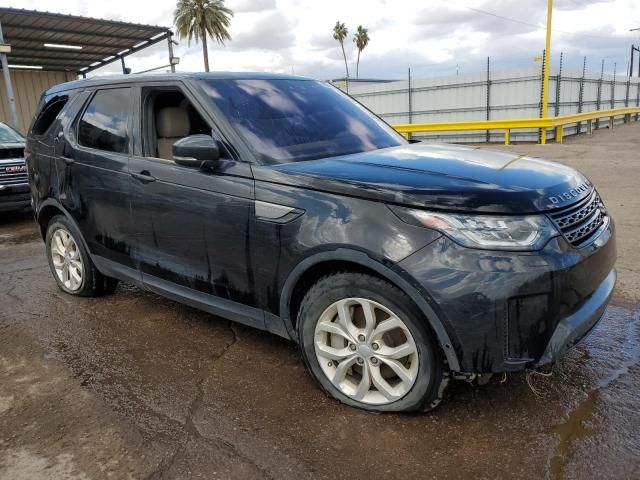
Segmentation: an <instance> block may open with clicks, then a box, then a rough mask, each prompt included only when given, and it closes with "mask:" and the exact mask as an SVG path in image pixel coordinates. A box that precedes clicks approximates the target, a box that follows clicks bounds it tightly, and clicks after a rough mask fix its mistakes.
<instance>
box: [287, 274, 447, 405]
mask: <svg viewBox="0 0 640 480" xmlns="http://www.w3.org/2000/svg"><path fill="white" fill-rule="evenodd" d="M297 325H298V336H299V342H300V345H301V350H302V353H303V357H304V359H305V363H306V364H307V366H308V368H309V370H310V372H311V374H312V375H313V377H314V378H315V379H316V381H317V382H318V383H319V384H320V386H321V387H322V388H323V389H324V390H326V391H327V392H328V393H329V394H331V395H332V396H333V397H334V398H336V399H338V400H340V401H341V402H343V403H345V404H347V405H351V406H354V407H358V408H362V409H365V410H371V411H387V412H400V411H426V410H430V409H432V408H434V407H435V406H436V405H438V404H439V403H440V401H441V400H442V397H443V394H444V391H445V388H446V386H447V384H448V380H449V374H448V372H446V371H445V369H444V362H443V356H442V354H441V352H440V350H439V348H438V346H437V343H436V342H435V340H434V336H433V334H432V332H431V330H430V329H429V327H428V326H427V325H426V320H425V319H424V317H423V315H422V314H421V312H420V311H419V310H418V308H417V307H416V306H415V305H414V304H413V302H412V301H411V300H410V299H409V298H408V297H407V295H405V294H404V293H403V292H402V291H401V290H399V289H398V288H397V287H395V286H394V285H391V284H389V283H387V282H385V281H384V280H382V279H379V278H377V277H373V276H369V275H365V274H360V273H337V274H333V275H329V276H327V277H324V278H322V279H320V280H319V281H318V282H317V283H316V284H315V285H314V286H313V287H312V288H311V289H310V290H309V291H308V292H307V294H306V295H305V298H304V299H303V301H302V305H301V307H300V312H299V316H298V324H297Z"/></svg>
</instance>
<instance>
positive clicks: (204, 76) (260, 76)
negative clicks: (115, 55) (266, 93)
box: [45, 72, 312, 95]
mask: <svg viewBox="0 0 640 480" xmlns="http://www.w3.org/2000/svg"><path fill="white" fill-rule="evenodd" d="M183 79H192V80H213V79H219V80H312V79H311V78H307V77H299V76H296V75H284V74H278V73H265V72H208V73H203V72H198V73H196V72H193V73H187V72H180V73H161V74H158V73H155V74H129V75H105V76H99V77H92V78H83V79H80V80H73V81H71V82H65V83H60V84H58V85H55V86H53V87H51V88H50V89H48V90H47V91H46V92H45V94H47V95H48V94H51V93H57V92H63V91H66V90H74V89H77V88H87V87H94V86H102V85H111V84H121V83H132V84H135V83H142V82H149V81H154V80H155V81H157V80H183Z"/></svg>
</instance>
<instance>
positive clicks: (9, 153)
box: [0, 148, 24, 159]
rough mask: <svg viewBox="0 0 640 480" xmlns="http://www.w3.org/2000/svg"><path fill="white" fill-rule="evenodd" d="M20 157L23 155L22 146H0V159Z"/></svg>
mask: <svg viewBox="0 0 640 480" xmlns="http://www.w3.org/2000/svg"><path fill="white" fill-rule="evenodd" d="M22 157H24V148H0V159H4V158H22Z"/></svg>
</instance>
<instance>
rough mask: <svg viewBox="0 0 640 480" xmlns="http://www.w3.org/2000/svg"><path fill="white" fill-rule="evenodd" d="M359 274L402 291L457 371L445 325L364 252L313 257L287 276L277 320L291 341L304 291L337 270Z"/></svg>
mask: <svg viewBox="0 0 640 480" xmlns="http://www.w3.org/2000/svg"><path fill="white" fill-rule="evenodd" d="M341 269H342V270H349V271H360V272H362V273H369V274H371V275H374V276H377V277H379V278H381V279H383V280H386V281H387V282H389V283H391V284H393V285H395V286H396V287H398V288H399V289H401V290H402V291H403V292H404V293H405V294H407V295H408V296H409V298H411V300H412V301H413V302H414V303H415V304H416V306H417V307H418V308H419V309H420V310H421V311H422V313H423V314H424V316H425V318H426V319H427V322H428V323H429V326H430V327H431V329H432V330H433V331H434V332H435V334H436V337H437V338H438V342H439V343H440V346H441V347H442V350H443V351H444V354H445V356H446V359H447V362H448V364H449V368H450V369H451V370H453V371H459V370H460V363H459V361H458V357H457V355H456V352H455V350H454V348H453V345H454V344H453V343H452V341H451V338H450V337H449V334H448V333H447V331H446V329H445V327H444V324H443V323H442V321H441V320H440V318H439V317H438V315H437V314H436V312H435V311H434V310H433V308H432V307H431V306H430V305H429V303H428V302H427V301H426V300H425V298H424V296H423V295H422V294H420V292H418V291H417V290H416V289H415V288H414V287H413V286H412V285H411V284H410V283H409V282H408V281H407V280H405V279H404V278H403V277H402V276H400V275H399V274H398V273H397V272H395V271H393V270H392V269H391V268H389V267H387V266H385V265H384V264H382V263H380V262H377V261H375V260H374V259H372V258H371V257H370V256H368V255H367V254H366V253H364V252H360V251H355V250H350V249H338V250H334V251H331V252H322V253H317V254H315V255H312V256H311V257H308V258H306V259H305V260H303V261H302V262H300V263H299V264H298V265H297V266H296V267H295V268H294V269H293V270H292V271H291V273H290V274H289V276H288V277H287V280H286V281H285V284H284V286H283V289H282V294H281V296H280V316H281V318H282V320H283V322H284V324H285V327H286V329H287V330H288V332H289V335H290V336H291V338H293V339H295V338H297V335H296V320H297V318H296V317H297V312H298V309H299V307H300V303H301V300H302V298H301V297H302V296H304V293H302V292H304V291H306V288H307V287H308V286H310V284H312V283H314V281H315V280H317V279H318V278H320V277H321V276H324V275H325V274H327V273H330V272H335V271H339V270H341Z"/></svg>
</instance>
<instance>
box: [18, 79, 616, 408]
mask: <svg viewBox="0 0 640 480" xmlns="http://www.w3.org/2000/svg"><path fill="white" fill-rule="evenodd" d="M25 154H26V155H27V156H28V170H29V179H30V184H31V196H32V199H33V204H34V207H35V213H36V218H37V221H38V223H39V225H40V229H41V231H42V236H43V238H44V239H45V241H46V254H47V257H48V259H49V264H50V266H51V271H52V273H53V276H54V278H55V280H56V282H57V283H58V285H59V287H60V288H61V289H62V290H64V291H65V292H67V293H70V294H73V295H85V296H90V295H100V294H105V293H110V292H112V291H113V290H114V288H115V287H116V283H117V281H118V280H123V281H126V282H130V283H133V284H136V285H139V286H140V287H141V288H144V289H148V290H151V291H153V292H157V293H159V294H160V295H164V296H166V297H169V298H171V299H174V300H177V301H180V302H183V303H186V304H188V305H192V306H194V307H196V308H200V309H202V310H205V311H208V312H211V313H214V314H217V315H221V316H223V317H226V318H229V319H232V320H235V321H237V322H241V323H244V324H247V325H251V326H253V327H256V328H260V329H265V330H268V331H270V332H273V333H275V334H277V335H281V336H283V337H286V338H289V339H291V340H293V341H295V342H297V343H298V344H299V346H300V350H301V352H302V357H303V359H304V362H305V363H306V365H307V367H308V369H309V371H310V372H311V374H312V375H313V377H314V378H315V379H316V380H317V382H318V383H319V385H320V386H321V387H322V388H323V389H324V390H326V391H327V392H329V393H330V394H331V395H332V396H334V397H335V398H337V399H338V400H340V401H342V402H344V403H346V404H349V405H352V406H356V407H360V408H364V409H368V410H375V411H416V410H428V409H430V408H432V407H434V406H435V405H437V404H438V403H439V402H440V400H441V399H442V396H443V393H444V391H445V388H446V386H447V384H448V383H449V380H450V379H451V378H466V379H469V380H472V379H474V378H478V377H483V376H490V375H491V374H493V373H496V372H512V371H517V370H522V369H524V368H529V367H536V366H539V365H543V364H547V363H550V362H553V361H554V360H556V359H557V358H558V357H559V356H560V355H561V354H562V353H563V352H565V351H566V350H567V349H568V348H569V347H571V346H572V345H574V344H575V343H576V342H577V341H579V340H580V339H581V338H583V337H584V336H585V335H586V334H587V333H588V332H589V331H590V330H591V329H592V328H593V327H594V325H595V324H596V323H597V322H598V320H599V319H600V317H601V316H602V315H603V312H604V310H605V308H606V305H607V303H608V301H609V298H610V296H611V293H612V290H613V287H614V283H615V279H616V274H615V270H614V262H615V257H616V247H615V238H614V226H613V221H612V220H611V217H610V216H609V215H608V213H607V211H606V209H605V207H604V205H603V203H602V201H601V199H600V197H599V196H598V193H597V192H596V191H595V189H594V188H593V186H592V185H591V183H590V182H589V181H588V180H587V179H586V178H585V177H584V176H583V175H581V174H580V173H579V172H577V171H576V170H573V169H571V168H568V167H565V166H562V165H558V164H555V163H550V162H547V161H544V160H539V159H536V158H531V157H523V156H519V155H513V154H510V153H503V152H491V151H486V150H480V149H477V148H466V147H462V146H452V145H427V144H422V143H415V144H410V143H409V142H407V141H405V140H404V138H403V137H402V136H400V135H398V134H397V133H396V132H395V131H394V130H393V129H391V128H390V127H389V126H388V125H386V124H385V123H384V122H382V121H381V120H380V119H378V118H377V117H376V116H375V115H373V114H372V113H371V112H369V111H368V110H366V109H365V108H364V107H362V106H361V105H360V104H358V103H357V102H355V101H353V100H352V99H351V98H349V97H348V96H346V95H344V94H343V93H342V92H340V91H339V90H337V89H335V88H334V87H332V86H330V85H328V84H325V83H322V82H318V81H314V80H310V79H304V78H298V77H291V76H279V75H267V74H246V73H242V74H239V73H216V74H179V75H166V76H119V77H115V78H99V79H93V80H79V81H74V82H70V83H66V84H62V85H59V86H56V87H54V88H52V89H50V90H48V91H47V92H45V93H44V94H43V96H42V100H41V102H40V107H39V113H38V115H37V116H36V118H35V120H34V122H33V125H32V127H31V130H30V132H29V138H28V142H27V151H26V152H25ZM482 380H484V378H482Z"/></svg>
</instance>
